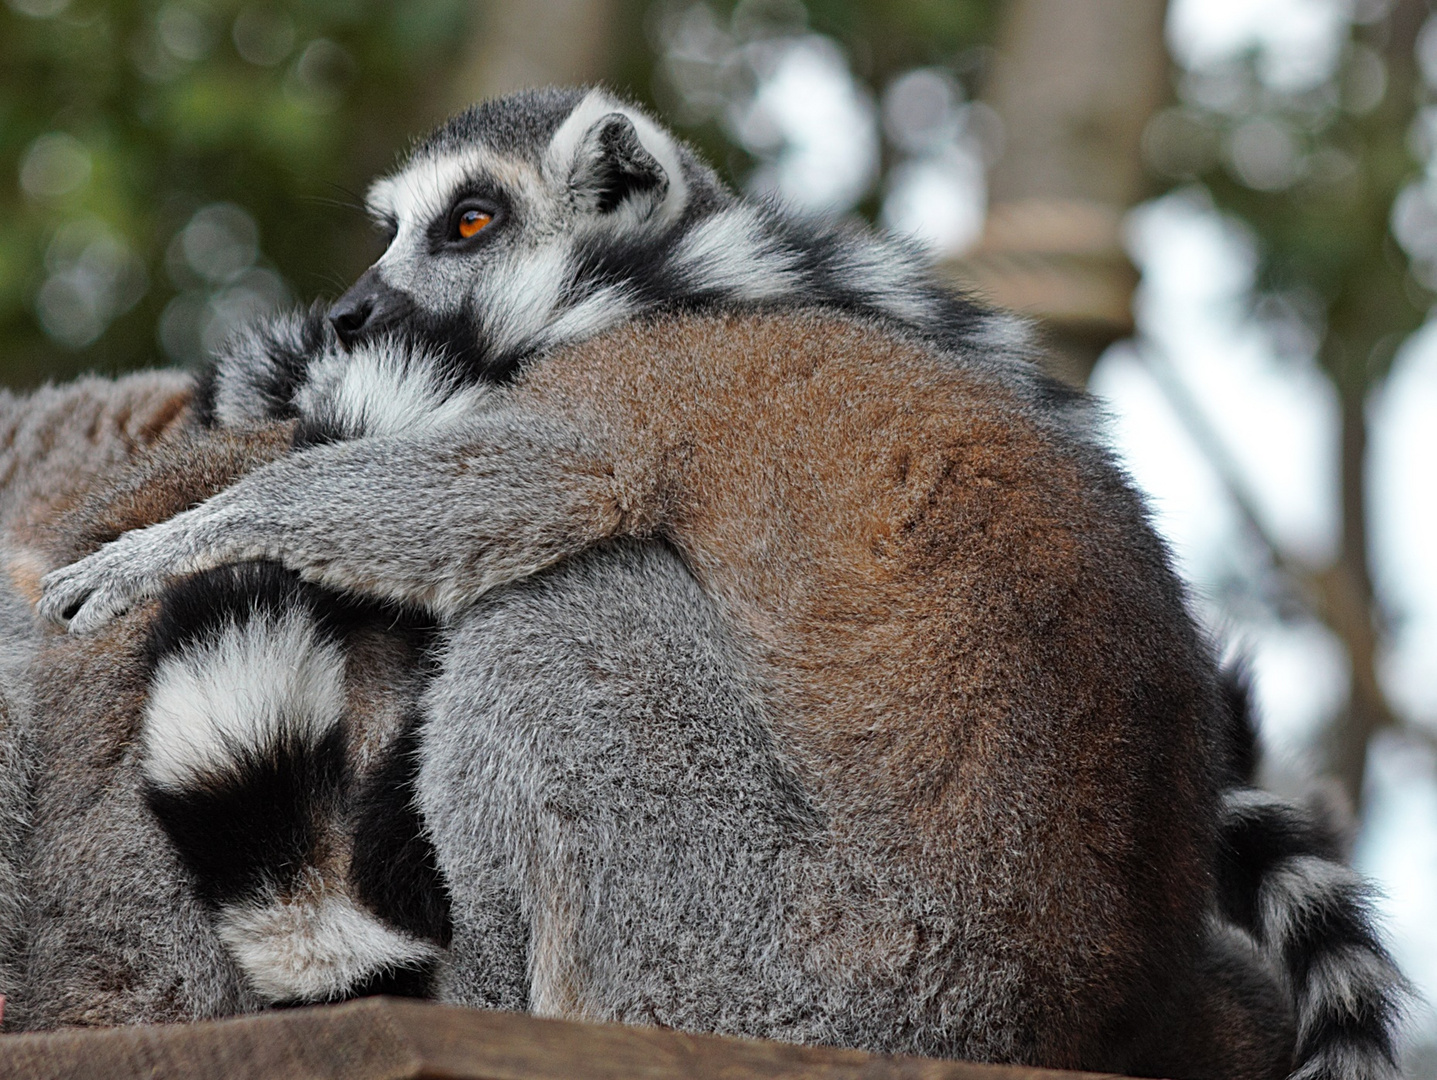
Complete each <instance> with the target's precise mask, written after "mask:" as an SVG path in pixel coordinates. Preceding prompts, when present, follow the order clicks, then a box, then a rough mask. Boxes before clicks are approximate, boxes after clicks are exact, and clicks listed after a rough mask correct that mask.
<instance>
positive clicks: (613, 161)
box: [329, 90, 689, 364]
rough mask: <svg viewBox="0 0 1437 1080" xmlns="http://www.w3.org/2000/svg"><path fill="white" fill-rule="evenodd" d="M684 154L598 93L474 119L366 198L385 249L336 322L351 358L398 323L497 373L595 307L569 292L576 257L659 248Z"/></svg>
mask: <svg viewBox="0 0 1437 1080" xmlns="http://www.w3.org/2000/svg"><path fill="white" fill-rule="evenodd" d="M683 154H684V151H683V150H682V148H681V147H680V146H679V145H678V144H677V143H676V142H675V140H674V139H673V138H672V137H671V136H670V135H669V134H668V132H666V131H665V130H664V129H663V128H661V127H659V126H658V125H657V124H655V123H654V122H653V121H652V120H650V119H649V118H648V117H646V116H645V115H644V114H643V113H642V112H640V111H639V110H637V109H635V108H633V107H632V106H629V105H625V104H623V103H621V102H619V101H616V100H615V99H613V98H612V97H610V96H609V95H607V94H605V93H604V92H603V91H601V90H591V91H588V92H587V93H576V92H568V93H554V92H549V93H548V94H538V95H534V94H530V95H516V96H515V97H511V98H506V99H503V100H501V101H498V102H492V103H489V104H487V105H485V106H482V107H480V108H479V109H477V110H472V111H471V112H470V113H467V114H464V115H463V116H461V117H459V118H456V120H454V121H451V122H450V124H449V125H447V126H446V127H445V128H442V129H440V131H439V132H437V133H436V134H435V135H434V136H433V137H431V139H430V140H429V142H428V143H426V144H424V145H422V146H421V147H420V148H419V149H418V150H416V151H415V153H414V155H413V156H412V157H411V159H410V160H409V162H408V163H407V164H406V165H405V166H404V168H403V169H401V170H400V171H399V172H398V173H397V174H395V175H393V176H391V177H388V178H386V179H383V180H380V181H378V182H377V183H375V184H374V186H373V187H372V188H371V189H370V192H369V198H368V209H369V212H370V213H371V215H372V216H373V217H374V219H375V220H376V221H377V222H379V223H380V225H381V227H383V228H384V229H385V230H386V231H387V232H388V233H389V237H390V239H389V244H388V247H387V249H386V250H385V252H384V254H383V255H382V256H381V257H380V259H379V261H378V262H376V263H375V264H374V265H373V266H371V267H370V268H369V270H367V271H366V272H365V273H364V275H363V276H361V277H360V279H359V280H358V281H357V282H356V283H355V284H354V286H353V287H352V288H351V289H350V290H349V291H348V292H346V293H345V295H344V296H343V297H341V298H340V300H339V302H338V303H336V304H335V305H334V307H333V308H332V309H331V311H330V313H329V316H330V320H331V322H332V323H333V325H334V327H335V330H336V332H337V333H338V335H339V337H340V339H341V341H342V342H343V343H344V344H345V345H346V346H351V345H353V344H355V343H356V342H359V341H361V340H363V339H366V338H368V337H370V336H372V335H373V334H375V333H379V332H382V331H384V330H385V329H386V328H388V327H392V326H393V325H394V324H395V323H397V322H398V321H399V320H401V319H402V320H404V321H405V322H406V323H407V324H409V325H410V326H416V325H417V327H418V328H419V329H420V330H421V332H425V331H427V334H428V336H430V337H433V338H436V339H438V340H439V342H440V343H441V344H442V345H443V346H444V347H445V348H446V349H447V350H448V351H449V352H450V353H451V355H454V356H456V358H463V357H465V356H468V357H469V358H470V359H472V360H473V361H474V362H476V363H479V364H484V363H489V364H492V363H496V362H499V358H502V357H504V356H505V355H506V354H508V353H510V352H511V351H513V350H514V349H515V348H517V347H518V346H520V345H521V344H525V343H533V342H534V341H535V340H536V339H542V338H543V337H544V336H545V333H546V331H547V329H548V328H549V327H550V326H551V325H558V324H560V323H562V322H563V321H564V320H566V319H567V320H570V321H573V320H575V319H576V318H577V319H579V320H580V321H582V320H583V318H584V315H583V312H582V311H581V309H582V308H584V306H585V304H586V303H595V302H602V299H603V298H602V297H599V296H596V295H595V292H594V291H593V290H590V291H589V292H588V294H587V295H576V290H574V289H573V288H572V286H573V284H574V278H575V274H576V271H577V267H578V264H579V262H580V261H581V260H580V259H579V258H578V252H579V248H580V246H581V245H583V244H584V243H586V242H593V241H595V240H601V241H608V240H612V241H617V242H625V243H634V242H638V241H642V240H643V239H644V238H645V237H658V236H661V235H662V234H664V233H665V232H666V231H667V230H668V229H670V228H671V227H672V226H673V225H674V224H675V223H676V222H677V221H678V220H679V218H680V217H681V216H682V214H683V211H684V208H685V206H686V204H687V202H688V199H689V191H688V181H687V180H686V177H685V169H684V162H683V156H682V155H683ZM598 291H599V292H601V291H602V290H598ZM559 329H560V330H561V331H562V330H563V328H562V327H560V328H559ZM568 336H571V335H570V334H569V333H567V332H561V333H559V335H558V337H557V338H556V340H562V339H563V338H565V337H568Z"/></svg>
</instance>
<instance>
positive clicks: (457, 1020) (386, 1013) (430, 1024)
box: [0, 998, 1097, 1080]
mask: <svg viewBox="0 0 1437 1080" xmlns="http://www.w3.org/2000/svg"><path fill="white" fill-rule="evenodd" d="M11 1077H13V1078H15V1080H20V1078H22V1077H23V1078H25V1080H132V1078H133V1080H140V1078H144V1080H182V1078H183V1080H190V1078H209V1077H216V1078H219V1077H223V1078H224V1080H341V1078H344V1080H1082V1078H1083V1077H1087V1078H1088V1080H1097V1078H1096V1075H1095V1074H1091V1073H1088V1074H1081V1073H1058V1072H1051V1071H1047V1070H1042V1069H1025V1068H1015V1067H1008V1066H998V1065H972V1064H967V1063H964V1062H956V1061H932V1060H927V1059H923V1058H907V1057H883V1056H878V1055H873V1054H864V1053H860V1052H857V1051H852V1050H833V1049H828V1048H825V1047H812V1046H792V1045H788V1044H785V1043H771V1042H760V1041H756V1040H748V1039H730V1038H721V1037H718V1036H714V1035H687V1034H684V1033H682V1032H678V1031H670V1030H666V1029H662V1028H640V1027H620V1026H618V1025H606V1024H581V1023H574V1022H572V1021H565V1020H540V1019H537V1018H535V1017H532V1016H524V1015H519V1014H515V1013H500V1012H485V1011H477V1010H473V1009H454V1008H447V1007H444V1006H439V1005H429V1004H425V1003H422V1002H414V1001H404V1000H397V999H388V998H366V999H364V1000H362V1001H353V1002H348V1003H346V1004H343V1005H333V1006H325V1007H319V1008H309V1009H293V1010H288V1011H284V1012H268V1013H261V1014H257V1015H253V1016H244V1017H239V1018H236V1019H231V1020H216V1021H209V1022H205V1023H197V1024H172V1025H164V1026H156V1027H126V1028H107V1029H104V1030H83V1031H80V1030H70V1031H61V1032H55V1033H52V1034H37V1035H6V1036H0V1078H5V1080H9V1078H11Z"/></svg>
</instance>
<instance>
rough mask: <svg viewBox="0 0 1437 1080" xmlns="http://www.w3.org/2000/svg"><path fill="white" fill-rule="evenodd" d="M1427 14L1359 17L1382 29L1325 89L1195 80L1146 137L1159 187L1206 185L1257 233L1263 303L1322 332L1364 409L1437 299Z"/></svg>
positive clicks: (1371, 33) (1325, 353) (1321, 82)
mask: <svg viewBox="0 0 1437 1080" xmlns="http://www.w3.org/2000/svg"><path fill="white" fill-rule="evenodd" d="M1427 7H1428V5H1427V4H1426V3H1425V0H1401V2H1399V3H1367V4H1365V5H1359V9H1361V10H1368V11H1370V12H1371V13H1372V15H1373V17H1372V18H1370V19H1367V20H1365V21H1362V22H1356V21H1354V22H1352V23H1351V24H1350V25H1349V27H1348V32H1347V35H1346V39H1345V40H1344V41H1343V42H1342V43H1341V46H1340V50H1339V52H1338V54H1337V55H1336V57H1335V58H1334V63H1333V64H1332V65H1331V68H1330V70H1328V71H1327V72H1326V73H1325V77H1322V78H1320V79H1317V80H1316V81H1306V80H1304V81H1301V82H1299V83H1298V84H1297V85H1291V86H1284V85H1282V84H1281V83H1280V82H1278V83H1277V84H1274V81H1273V79H1272V78H1271V76H1270V74H1269V75H1268V76H1267V77H1266V78H1265V77H1264V71H1263V67H1264V63H1263V61H1264V57H1263V56H1262V55H1261V54H1260V53H1259V52H1257V51H1255V50H1254V51H1253V52H1251V53H1249V54H1248V55H1246V56H1243V57H1239V58H1236V59H1235V60H1233V61H1232V62H1230V63H1228V64H1226V65H1223V66H1221V67H1219V68H1218V69H1216V70H1210V71H1199V72H1190V73H1187V74H1186V76H1185V77H1184V78H1182V79H1181V80H1179V83H1178V86H1179V96H1180V98H1181V99H1182V103H1181V104H1180V105H1179V106H1177V107H1175V108H1174V109H1172V110H1169V111H1168V112H1167V113H1166V114H1162V115H1160V116H1159V117H1158V118H1156V119H1155V120H1154V122H1153V123H1152V124H1151V125H1150V126H1149V133H1148V134H1149V138H1148V146H1147V149H1148V150H1149V151H1150V153H1149V155H1148V156H1149V159H1150V163H1151V164H1152V165H1154V166H1155V171H1157V172H1159V173H1160V174H1166V175H1167V176H1169V177H1171V178H1172V179H1174V180H1177V181H1179V182H1183V181H1188V180H1193V179H1196V180H1199V181H1201V183H1202V184H1203V185H1204V187H1205V188H1206V190H1207V191H1208V192H1209V193H1210V194H1211V195H1212V197H1213V199H1214V201H1215V202H1216V203H1217V205H1218V206H1219V207H1220V208H1221V209H1223V210H1225V211H1227V212H1228V213H1230V214H1233V215H1235V216H1236V217H1237V218H1238V219H1240V220H1241V221H1242V222H1243V223H1244V224H1245V225H1246V226H1247V227H1248V228H1249V229H1250V230H1251V231H1252V233H1253V235H1254V236H1255V237H1256V239H1257V250H1258V255H1259V277H1258V282H1257V294H1258V298H1259V300H1260V301H1262V300H1267V301H1272V300H1274V299H1275V300H1277V301H1278V302H1279V303H1278V307H1279V308H1283V309H1285V311H1286V312H1287V314H1288V315H1293V314H1296V315H1297V316H1298V317H1300V318H1302V319H1305V320H1306V321H1307V322H1309V323H1310V324H1311V325H1310V330H1311V331H1312V332H1313V334H1314V335H1315V336H1316V338H1317V339H1318V340H1319V341H1320V342H1321V345H1320V348H1319V350H1318V359H1319V362H1320V363H1321V364H1322V365H1323V367H1324V368H1325V370H1326V372H1327V374H1328V375H1329V376H1330V377H1331V378H1332V379H1333V381H1334V384H1335V385H1336V387H1337V389H1338V391H1339V393H1340V395H1341V396H1342V397H1343V398H1345V399H1348V400H1351V401H1353V402H1354V403H1359V402H1361V401H1362V400H1363V398H1364V397H1365V395H1366V394H1367V392H1368V391H1369V389H1370V388H1371V387H1372V386H1374V385H1375V384H1376V383H1377V382H1379V381H1380V380H1381V379H1382V378H1383V377H1385V375H1386V374H1387V371H1388V368H1389V367H1390V365H1391V362H1392V359H1393V356H1394V355H1395V353H1396V350H1397V345H1398V344H1399V343H1400V342H1401V341H1402V340H1403V339H1404V338H1405V337H1406V336H1407V335H1408V334H1410V333H1411V332H1412V331H1413V330H1415V329H1416V328H1417V327H1418V326H1419V325H1420V324H1421V323H1422V321H1423V319H1424V318H1425V317H1426V313H1427V310H1428V308H1429V307H1430V305H1431V303H1432V300H1433V296H1434V293H1433V286H1434V284H1437V191H1434V190H1433V188H1432V184H1431V183H1430V182H1429V183H1427V184H1425V185H1424V184H1423V183H1422V182H1421V181H1422V172H1423V166H1424V164H1425V163H1426V162H1425V161H1424V159H1430V155H1431V152H1432V149H1433V148H1432V146H1430V145H1427V144H1428V143H1430V142H1431V137H1432V132H1431V131H1430V130H1428V129H1431V128H1432V126H1433V114H1432V112H1431V108H1432V102H1433V100H1434V93H1433V89H1432V86H1431V85H1430V84H1429V82H1428V81H1427V80H1426V79H1424V78H1423V75H1422V71H1421V68H1420V65H1419V63H1418V57H1417V51H1418V45H1419V38H1420V37H1421V36H1423V31H1422V28H1423V26H1424V20H1425V18H1426V14H1427ZM1426 36H1427V37H1429V38H1430V37H1431V36H1432V35H1431V32H1430V31H1429V32H1428V33H1427V34H1426ZM1429 223H1430V224H1429ZM1404 225H1407V226H1409V227H1406V228H1404ZM1268 307H1269V310H1272V309H1273V308H1272V305H1271V304H1270V303H1269V305H1268Z"/></svg>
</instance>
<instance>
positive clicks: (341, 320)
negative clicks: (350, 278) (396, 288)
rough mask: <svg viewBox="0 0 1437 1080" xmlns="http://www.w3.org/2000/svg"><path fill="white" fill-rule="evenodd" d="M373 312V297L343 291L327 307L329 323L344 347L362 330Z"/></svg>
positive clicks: (353, 341)
mask: <svg viewBox="0 0 1437 1080" xmlns="http://www.w3.org/2000/svg"><path fill="white" fill-rule="evenodd" d="M373 313H374V299H373V298H372V297H369V296H351V295H350V293H345V294H344V295H343V296H342V297H340V298H339V301H338V302H337V303H336V304H335V305H334V307H332V308H330V309H329V323H330V325H331V326H333V327H334V332H335V333H336V334H338V335H339V340H340V341H342V342H343V343H344V347H345V348H349V346H351V345H353V344H354V343H355V341H356V340H358V338H359V336H360V334H362V333H363V332H364V327H365V324H366V323H368V322H369V317H370V315H372V314H373Z"/></svg>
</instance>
